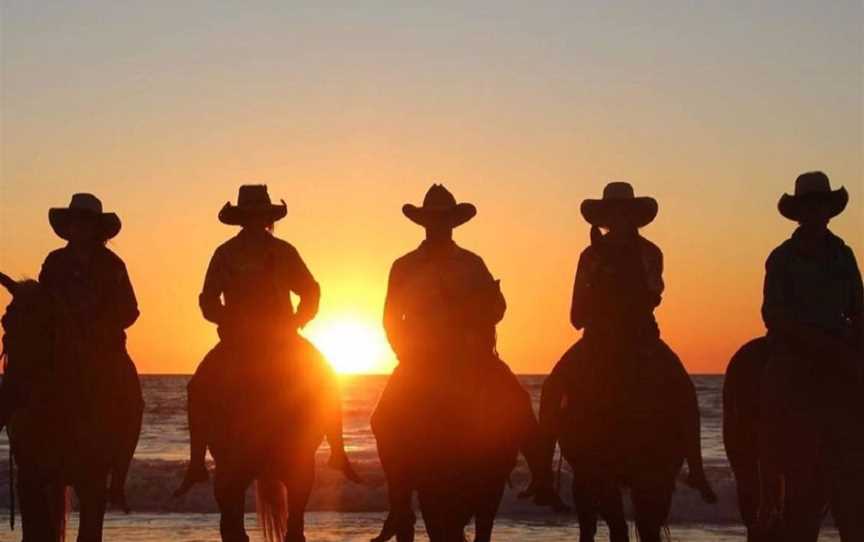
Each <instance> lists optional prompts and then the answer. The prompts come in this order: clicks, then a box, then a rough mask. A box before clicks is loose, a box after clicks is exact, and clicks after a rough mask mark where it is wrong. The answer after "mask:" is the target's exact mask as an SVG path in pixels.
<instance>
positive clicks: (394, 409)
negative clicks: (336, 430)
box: [370, 367, 416, 541]
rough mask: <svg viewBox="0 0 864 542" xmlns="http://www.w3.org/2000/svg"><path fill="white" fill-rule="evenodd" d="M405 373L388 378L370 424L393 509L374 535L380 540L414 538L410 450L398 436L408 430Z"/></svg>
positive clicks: (396, 373) (391, 508)
mask: <svg viewBox="0 0 864 542" xmlns="http://www.w3.org/2000/svg"><path fill="white" fill-rule="evenodd" d="M404 380H405V374H404V373H403V371H401V370H400V369H399V367H397V368H396V370H394V371H393V375H392V376H391V377H390V380H388V382H387V385H386V386H385V388H384V391H383V392H382V393H381V398H380V399H379V401H378V405H377V406H376V407H375V412H373V414H372V419H371V420H370V425H371V427H372V432H373V434H374V435H375V440H376V443H377V446H378V457H379V458H380V460H381V466H382V467H383V469H384V474H385V476H386V477H387V497H388V500H389V504H390V512H389V513H388V515H387V519H386V520H385V522H384V526H383V527H382V529H381V533H380V534H379V535H378V536H377V537H376V538H375V539H374V540H377V541H384V540H389V539H390V538H392V537H393V536H397V538H398V539H399V540H410V539H412V538H413V533H414V523H415V521H416V517H415V516H414V511H413V510H412V502H411V498H412V489H411V487H410V485H409V481H408V477H407V473H406V471H405V468H404V461H405V460H406V459H407V460H410V459H411V458H410V457H408V456H410V455H411V454H410V451H409V450H405V449H404V448H403V446H402V444H401V443H402V441H401V440H400V439H399V438H398V437H397V435H398V434H399V432H400V430H401V431H403V432H404V431H405V430H407V429H408V427H407V426H406V425H405V421H406V420H405V416H404V415H400V414H404V413H405V411H406V410H408V409H406V408H405V404H404V400H405V397H407V395H408V394H407V393H403V388H404Z"/></svg>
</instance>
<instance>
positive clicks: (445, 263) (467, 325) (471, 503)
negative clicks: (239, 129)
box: [372, 185, 552, 542]
mask: <svg viewBox="0 0 864 542" xmlns="http://www.w3.org/2000/svg"><path fill="white" fill-rule="evenodd" d="M403 212H404V214H405V215H406V216H407V217H408V218H409V219H411V220H412V221H413V222H415V223H417V224H419V225H421V226H423V227H424V228H425V229H426V240H425V241H423V243H422V244H421V245H420V247H419V248H418V249H416V250H414V251H412V252H410V253H408V254H406V255H405V256H403V257H401V258H399V259H398V260H397V261H396V262H395V263H394V264H393V267H392V269H391V271H390V278H389V283H388V288H387V299H386V301H385V305H384V328H385V330H386V332H387V337H388V340H389V341H390V344H391V346H392V347H393V350H394V351H395V352H396V354H397V356H398V358H399V366H398V367H397V368H396V369H395V370H394V371H393V374H392V376H391V377H390V380H389V381H388V383H387V387H386V388H385V390H384V392H383V393H382V396H381V398H380V401H379V403H378V405H377V407H376V409H375V412H374V414H373V416H372V430H373V432H374V434H375V437H376V439H377V443H378V453H379V456H380V458H381V463H382V465H383V467H384V472H385V474H386V476H387V482H388V490H389V498H390V507H391V509H390V514H389V516H388V518H387V520H386V521H385V525H384V527H383V529H382V532H381V534H380V535H379V536H378V537H377V538H376V539H375V540H377V541H383V540H388V539H390V538H392V537H393V536H396V538H397V540H399V541H400V542H404V541H410V540H413V538H414V521H415V518H414V513H413V510H412V503H411V500H412V494H413V492H414V491H416V492H417V493H418V497H419V501H420V508H421V511H422V514H423V519H424V522H425V524H426V531H427V533H428V534H429V538H430V540H431V541H432V542H439V541H441V542H451V541H452V542H462V541H463V540H464V538H463V537H464V534H463V533H464V530H465V527H466V525H467V524H468V522H469V521H470V520H471V519H472V518H474V519H475V520H476V523H475V525H476V538H475V539H476V540H478V541H481V542H482V541H488V540H490V538H491V533H492V524H493V521H494V518H495V515H496V513H497V510H498V505H499V503H500V500H501V497H502V494H503V491H504V486H505V484H506V482H507V478H508V476H509V474H510V472H511V471H512V470H513V467H514V466H515V464H516V459H517V457H518V453H519V451H520V449H521V450H523V452H524V453H525V455H526V458H528V460H529V464H530V466H531V467H532V474H533V477H534V486H533V487H534V489H533V492H535V493H537V494H538V496H539V499H540V501H541V502H544V500H545V502H552V491H551V467H550V468H548V469H547V470H544V471H541V470H540V469H539V468H538V463H539V449H538V444H539V439H538V437H539V434H538V427H537V422H536V419H535V417H534V413H533V411H532V410H531V402H530V398H529V396H528V394H527V392H526V391H525V390H524V389H523V388H522V387H521V385H520V384H519V382H518V381H517V380H516V378H515V376H514V375H513V373H512V372H511V371H510V369H509V367H507V365H506V364H505V363H504V362H503V361H501V360H500V358H499V357H498V355H497V352H496V348H495V325H496V324H497V323H498V322H499V321H500V320H501V319H502V318H503V316H504V311H505V309H506V303H505V301H504V296H503V295H502V294H501V290H500V287H499V283H498V281H496V280H495V279H493V278H492V275H491V274H490V273H489V270H488V269H487V268H486V265H485V264H484V263H483V260H482V259H481V258H480V257H479V256H477V255H476V254H474V253H472V252H469V251H467V250H465V249H463V248H461V247H459V246H458V245H456V243H454V242H453V239H452V233H453V229H454V228H455V227H457V226H459V225H460V224H463V223H465V222H467V221H468V220H470V219H471V218H472V217H473V216H474V215H475V213H476V209H475V207H474V206H473V205H471V204H467V203H458V204H457V203H456V200H455V198H454V197H453V195H452V194H451V193H450V192H448V191H447V189H446V188H444V187H443V186H441V185H433V186H432V187H431V188H430V189H429V191H428V192H427V194H426V197H425V199H424V201H423V206H422V207H416V206H413V205H405V206H404V207H403Z"/></svg>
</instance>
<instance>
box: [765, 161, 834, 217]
mask: <svg viewBox="0 0 864 542" xmlns="http://www.w3.org/2000/svg"><path fill="white" fill-rule="evenodd" d="M847 203H849V193H848V192H846V188H844V187H842V186H841V187H840V188H838V189H837V190H831V182H830V181H829V180H828V175H825V174H824V173H822V172H821V171H811V172H808V173H802V174H801V175H799V176H798V178H797V179H795V194H783V195H782V196H780V201H778V202H777V209H778V210H779V211H780V214H781V215H783V216H784V217H786V218H788V219H789V220H794V221H796V222H798V221H799V220H801V218H802V216H803V215H804V212H805V211H806V210H807V209H809V208H812V206H814V205H816V206H819V207H821V208H823V209H824V210H825V211H826V212H827V213H828V218H833V217H835V216H837V215H839V214H840V213H842V212H843V209H845V208H846V204H847Z"/></svg>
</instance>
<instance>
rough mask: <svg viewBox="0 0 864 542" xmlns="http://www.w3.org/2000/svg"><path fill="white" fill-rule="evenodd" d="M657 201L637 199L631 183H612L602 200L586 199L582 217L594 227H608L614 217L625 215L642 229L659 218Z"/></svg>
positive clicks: (647, 198)
mask: <svg viewBox="0 0 864 542" xmlns="http://www.w3.org/2000/svg"><path fill="white" fill-rule="evenodd" d="M657 210H658V206H657V200H655V199H654V198H650V197H646V196H640V197H638V198H637V197H636V196H635V195H634V193H633V187H632V186H631V185H630V183H625V182H620V181H617V182H611V183H609V184H607V185H606V187H605V188H604V189H603V198H602V199H586V200H585V201H583V202H582V207H581V211H582V216H583V217H585V220H587V221H588V223H589V224H591V225H592V226H599V227H606V226H609V224H610V219H611V218H612V217H613V216H619V215H622V214H623V215H625V216H627V217H629V218H630V220H631V221H632V223H633V225H634V226H636V227H637V228H641V227H642V226H645V225H647V224H650V223H651V221H652V220H654V218H655V217H656V216H657Z"/></svg>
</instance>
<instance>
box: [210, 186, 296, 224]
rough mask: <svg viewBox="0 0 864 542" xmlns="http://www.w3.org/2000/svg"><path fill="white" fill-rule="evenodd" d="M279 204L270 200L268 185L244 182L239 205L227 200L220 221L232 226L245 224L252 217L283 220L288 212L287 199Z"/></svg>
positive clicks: (221, 211) (238, 196)
mask: <svg viewBox="0 0 864 542" xmlns="http://www.w3.org/2000/svg"><path fill="white" fill-rule="evenodd" d="M281 201H282V203H281V204H279V205H277V204H274V203H273V202H271V201H270V194H269V193H268V192H267V185H264V184H244V185H243V186H241V187H240V190H239V191H238V192H237V205H232V204H231V202H230V201H229V202H227V203H226V204H225V205H224V206H223V207H222V210H220V211H219V221H220V222H222V223H223V224H228V225H230V226H243V225H245V224H246V223H247V222H249V220H251V219H253V218H254V219H258V218H262V217H263V218H266V219H267V220H268V221H270V222H276V221H277V220H281V219H282V218H284V217H285V215H286V214H287V213H288V206H287V205H285V200H281Z"/></svg>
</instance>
